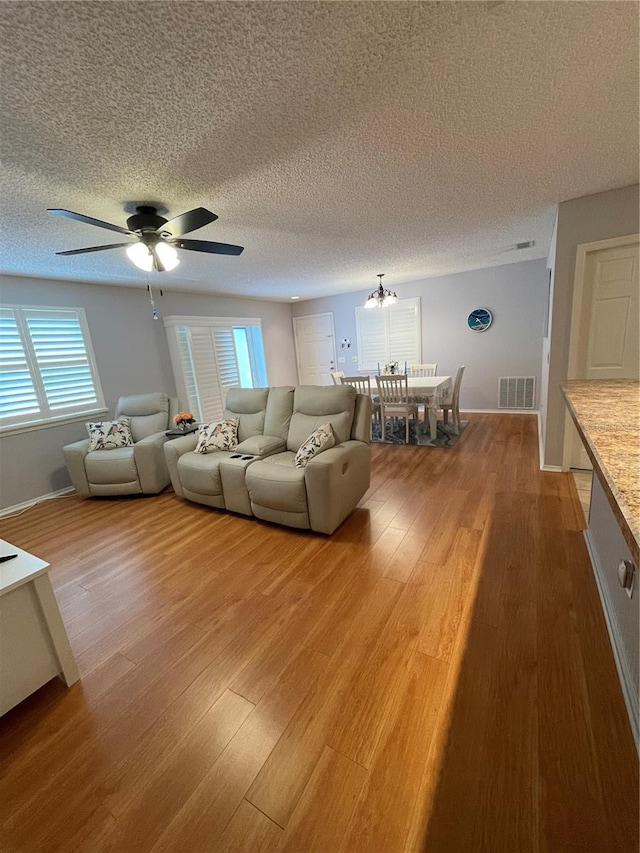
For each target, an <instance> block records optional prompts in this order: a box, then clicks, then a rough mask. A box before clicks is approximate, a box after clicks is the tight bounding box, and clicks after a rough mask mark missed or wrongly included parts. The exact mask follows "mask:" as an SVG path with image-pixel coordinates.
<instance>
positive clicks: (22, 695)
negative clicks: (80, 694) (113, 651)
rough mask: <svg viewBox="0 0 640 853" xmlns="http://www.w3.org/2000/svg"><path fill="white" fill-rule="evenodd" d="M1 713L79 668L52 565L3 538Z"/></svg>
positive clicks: (69, 678)
mask: <svg viewBox="0 0 640 853" xmlns="http://www.w3.org/2000/svg"><path fill="white" fill-rule="evenodd" d="M7 554H17V556H16V557H14V558H13V559H11V560H8V561H7V562H4V563H0V715H1V714H4V713H6V712H7V711H8V710H9V709H10V708H13V707H14V706H15V705H17V704H18V702H21V701H22V700H23V699H26V697H27V696H29V695H30V694H31V693H33V692H34V691H35V690H37V689H38V688H39V687H42V685H43V684H46V683H47V681H50V680H51V679H52V678H55V676H60V677H61V678H62V680H63V681H64V683H65V684H66V685H67V686H70V685H71V684H73V683H74V682H75V681H77V680H78V668H77V666H76V662H75V660H74V657H73V652H72V651H71V646H70V645H69V639H68V637H67V632H66V630H65V627H64V623H63V621H62V617H61V615H60V610H59V609H58V602H57V601H56V598H55V595H54V593H53V588H52V586H51V581H50V580H49V575H48V571H49V564H48V563H45V561H44V560H40V559H39V558H38V557H34V555H33V554H29V553H28V552H27V551H23V550H22V549H20V548H16V547H15V546H14V545H11V544H10V543H9V542H5V541H4V540H2V539H0V555H7Z"/></svg>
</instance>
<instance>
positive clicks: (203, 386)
mask: <svg viewBox="0 0 640 853" xmlns="http://www.w3.org/2000/svg"><path fill="white" fill-rule="evenodd" d="M189 332H190V335H191V359H192V361H193V369H194V373H195V378H196V383H197V387H198V400H199V403H200V405H199V409H200V418H199V420H202V421H204V422H205V423H209V422H211V421H220V420H222V412H223V410H224V397H223V392H222V388H221V387H220V382H219V379H218V370H217V368H216V352H215V348H214V343H213V336H212V334H211V329H210V328H208V327H207V326H205V327H193V326H192V327H191V328H190V329H189Z"/></svg>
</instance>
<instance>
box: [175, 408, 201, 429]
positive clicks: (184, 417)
mask: <svg viewBox="0 0 640 853" xmlns="http://www.w3.org/2000/svg"><path fill="white" fill-rule="evenodd" d="M173 422H174V424H175V425H176V428H177V429H181V430H182V431H183V432H186V431H187V430H188V429H189V427H190V426H191V424H194V423H195V422H196V419H195V418H194V417H193V415H192V414H191V412H178V414H177V415H174V416H173Z"/></svg>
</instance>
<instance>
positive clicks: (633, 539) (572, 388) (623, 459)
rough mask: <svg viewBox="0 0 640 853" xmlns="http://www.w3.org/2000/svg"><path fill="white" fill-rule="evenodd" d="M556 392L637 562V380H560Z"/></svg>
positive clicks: (639, 544) (639, 504) (639, 452)
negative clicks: (575, 429)
mask: <svg viewBox="0 0 640 853" xmlns="http://www.w3.org/2000/svg"><path fill="white" fill-rule="evenodd" d="M562 393H563V394H564V396H565V399H566V401H567V406H568V408H569V411H570V412H571V416H572V418H573V420H574V423H575V425H576V427H577V429H578V432H579V433H580V437H581V438H582V441H583V443H584V446H585V449H586V451H587V453H588V454H589V458H590V459H591V461H592V462H593V467H594V470H595V472H596V474H597V475H598V478H599V480H600V482H601V483H602V487H603V489H604V491H605V494H606V495H607V498H608V499H609V503H610V504H611V509H612V510H613V512H614V515H615V516H616V518H617V519H618V523H619V524H620V529H621V531H622V535H623V536H624V538H625V541H626V543H627V545H628V546H629V550H630V551H631V555H632V557H633V559H634V560H635V562H636V565H638V566H640V382H638V381H637V380H634V379H607V380H595V379H585V380H578V379H576V380H572V381H569V382H565V383H563V385H562Z"/></svg>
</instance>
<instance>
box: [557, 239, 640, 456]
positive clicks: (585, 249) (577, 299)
mask: <svg viewBox="0 0 640 853" xmlns="http://www.w3.org/2000/svg"><path fill="white" fill-rule="evenodd" d="M639 242H640V234H626V235H624V236H623V237H609V238H608V239H607V240H596V241H594V242H593V243H580V245H579V246H577V247H576V265H575V272H574V276H573V304H572V309H571V331H570V333H569V361H568V364H567V380H570V379H580V377H579V376H578V375H577V374H578V366H579V342H580V335H581V333H582V331H583V330H582V329H581V325H580V318H581V316H582V309H583V302H584V276H585V271H586V266H587V255H588V254H590V253H591V252H600V251H602V250H603V249H617V248H620V247H622V246H630V245H632V244H633V243H639ZM574 430H575V427H573V421H572V420H571V417H570V416H569V412H568V411H567V410H565V422H564V446H563V452H562V470H563V471H568V470H569V467H570V466H569V461H570V458H571V454H572V446H573V440H574Z"/></svg>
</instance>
